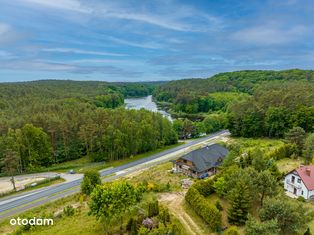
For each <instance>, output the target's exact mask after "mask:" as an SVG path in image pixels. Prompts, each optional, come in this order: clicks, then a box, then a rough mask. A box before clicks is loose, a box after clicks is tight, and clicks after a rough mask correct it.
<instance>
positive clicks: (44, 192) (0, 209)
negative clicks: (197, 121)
mask: <svg viewBox="0 0 314 235" xmlns="http://www.w3.org/2000/svg"><path fill="white" fill-rule="evenodd" d="M229 134H230V133H229V131H227V130H223V131H220V132H216V133H214V134H211V135H208V136H206V137H203V138H200V139H196V140H193V141H190V142H188V143H186V144H183V145H180V146H178V147H175V148H172V149H169V150H166V151H163V152H160V153H157V154H154V155H152V156H149V157H146V158H142V159H139V160H136V161H134V162H130V163H127V164H125V165H121V166H118V167H114V168H109V169H104V170H102V171H100V174H101V176H102V177H104V176H107V177H106V178H105V179H104V181H111V180H114V179H116V178H118V177H121V176H123V175H125V174H129V173H131V172H132V171H136V170H137V169H135V168H134V167H135V166H137V165H141V164H143V163H149V162H150V161H153V160H158V158H162V157H164V156H166V155H168V154H171V153H175V152H178V151H180V150H183V149H186V148H188V147H191V146H193V145H197V144H199V143H201V142H204V141H208V140H210V139H213V138H217V137H220V136H227V135H229ZM153 164H159V162H158V161H154V163H153ZM118 172H122V173H121V174H119V175H114V174H115V173H118ZM123 172H125V173H123ZM111 175H112V176H111ZM81 181H82V178H81V179H78V180H74V181H71V182H66V183H62V184H59V185H52V186H49V187H46V188H42V189H39V190H36V191H31V192H26V193H23V194H19V195H15V196H10V197H5V198H2V199H0V220H1V219H4V218H7V217H10V216H12V215H14V214H16V213H21V212H24V211H26V210H28V209H31V208H33V207H36V206H39V205H42V204H44V203H47V202H50V201H53V200H56V199H60V198H62V197H66V196H69V195H71V194H73V193H76V192H78V191H79V190H80V184H81Z"/></svg>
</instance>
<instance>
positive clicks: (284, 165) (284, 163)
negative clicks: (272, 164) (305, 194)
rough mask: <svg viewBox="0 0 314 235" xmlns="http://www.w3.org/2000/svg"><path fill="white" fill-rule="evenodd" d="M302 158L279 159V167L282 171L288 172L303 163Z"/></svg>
mask: <svg viewBox="0 0 314 235" xmlns="http://www.w3.org/2000/svg"><path fill="white" fill-rule="evenodd" d="M302 162H303V161H302V160H301V159H291V158H284V159H280V160H278V161H277V167H278V169H279V170H280V172H282V173H285V174H286V173H288V172H289V171H292V170H293V169H295V168H297V167H299V166H300V165H301V164H302Z"/></svg>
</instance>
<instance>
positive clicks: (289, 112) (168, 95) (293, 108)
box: [154, 69, 314, 137]
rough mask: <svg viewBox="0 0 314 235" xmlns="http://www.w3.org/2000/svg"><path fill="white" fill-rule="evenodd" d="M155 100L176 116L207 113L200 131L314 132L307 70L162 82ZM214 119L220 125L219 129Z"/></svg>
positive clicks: (312, 83) (312, 77) (312, 82)
mask: <svg viewBox="0 0 314 235" xmlns="http://www.w3.org/2000/svg"><path fill="white" fill-rule="evenodd" d="M154 96H155V98H156V99H157V100H158V101H160V102H170V103H171V105H170V111H173V112H176V113H181V114H184V113H185V114H197V113H206V114H207V115H208V116H207V120H206V118H205V120H204V121H205V123H203V124H204V125H205V126H204V127H201V128H200V129H203V130H212V131H213V130H217V129H221V128H229V129H230V130H231V132H232V134H234V135H237V136H245V137H252V136H269V137H282V136H283V134H284V133H285V132H286V131H287V130H288V129H290V128H292V127H294V126H300V127H302V128H303V129H304V130H305V131H307V132H312V131H313V128H314V127H313V126H314V118H313V117H314V71H311V70H298V69H294V70H284V71H238V72H228V73H220V74H217V75H215V76H213V77H211V78H208V79H187V80H179V81H172V82H169V83H166V84H163V85H161V86H159V87H158V89H156V90H155V92H154ZM182 116H183V115H182ZM203 116H204V115H203ZM226 116H227V117H228V121H225V120H226ZM217 120H218V121H219V120H222V121H223V122H224V123H223V124H222V125H219V124H217ZM222 121H219V122H222ZM208 125H209V126H216V127H217V128H211V127H210V128H209V127H208ZM199 126H200V125H198V126H196V127H195V128H194V129H197V128H199ZM190 129H191V128H190Z"/></svg>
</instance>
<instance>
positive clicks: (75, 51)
mask: <svg viewBox="0 0 314 235" xmlns="http://www.w3.org/2000/svg"><path fill="white" fill-rule="evenodd" d="M42 51H45V52H56V53H73V54H84V55H100V56H128V55H127V54H119V53H110V52H100V51H89V50H81V49H76V48H43V49H42Z"/></svg>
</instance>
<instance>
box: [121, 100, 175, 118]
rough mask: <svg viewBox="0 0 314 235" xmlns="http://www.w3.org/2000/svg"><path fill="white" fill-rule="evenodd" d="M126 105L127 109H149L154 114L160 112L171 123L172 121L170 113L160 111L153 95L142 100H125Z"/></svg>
mask: <svg viewBox="0 0 314 235" xmlns="http://www.w3.org/2000/svg"><path fill="white" fill-rule="evenodd" d="M124 103H125V107H126V108H127V109H147V110H149V111H152V112H159V113H161V114H162V115H163V116H164V117H167V118H168V119H169V120H170V121H172V118H171V116H170V114H169V113H167V112H166V111H164V110H160V109H158V107H157V104H156V103H155V102H154V101H153V97H152V96H151V95H149V96H146V97H141V98H131V99H125V100H124Z"/></svg>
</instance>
